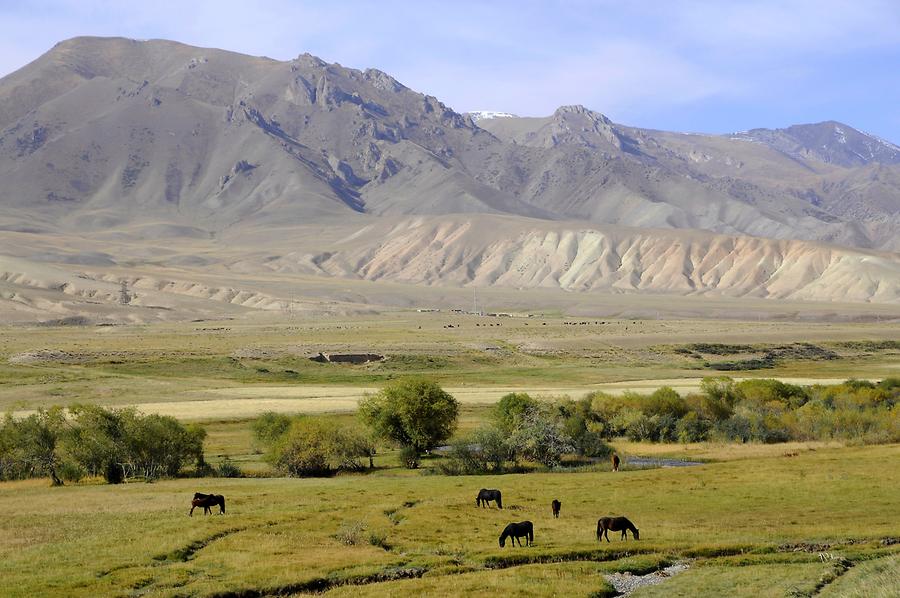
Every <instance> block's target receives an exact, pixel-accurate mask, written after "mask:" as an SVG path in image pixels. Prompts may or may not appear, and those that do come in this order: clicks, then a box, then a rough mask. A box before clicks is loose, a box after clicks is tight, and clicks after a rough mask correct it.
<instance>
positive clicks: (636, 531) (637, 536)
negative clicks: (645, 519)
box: [632, 528, 641, 540]
mask: <svg viewBox="0 0 900 598" xmlns="http://www.w3.org/2000/svg"><path fill="white" fill-rule="evenodd" d="M632 533H633V534H634V539H635V540H640V539H641V530H639V529H638V528H634V531H633V532H632Z"/></svg>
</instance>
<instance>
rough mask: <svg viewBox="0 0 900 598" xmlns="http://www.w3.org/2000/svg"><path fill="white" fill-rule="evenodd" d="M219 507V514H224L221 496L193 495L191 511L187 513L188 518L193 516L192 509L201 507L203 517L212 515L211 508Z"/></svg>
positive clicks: (198, 493) (223, 499)
mask: <svg viewBox="0 0 900 598" xmlns="http://www.w3.org/2000/svg"><path fill="white" fill-rule="evenodd" d="M216 505H219V514H220V515H224V514H225V497H224V496H222V495H221V494H203V493H202V492H196V493H194V498H193V500H191V511H190V513H188V516H190V517H193V516H194V509H196V508H197V507H203V514H204V515H211V514H212V507H214V506H216Z"/></svg>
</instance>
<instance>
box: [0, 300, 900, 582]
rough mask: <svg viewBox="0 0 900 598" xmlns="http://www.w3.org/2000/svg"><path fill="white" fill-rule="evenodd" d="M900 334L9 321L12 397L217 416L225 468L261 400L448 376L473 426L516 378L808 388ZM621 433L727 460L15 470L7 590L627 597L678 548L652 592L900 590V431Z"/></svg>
mask: <svg viewBox="0 0 900 598" xmlns="http://www.w3.org/2000/svg"><path fill="white" fill-rule="evenodd" d="M449 324H453V325H454V327H453V328H447V326H448V325H449ZM898 338H900V323H897V322H880V323H879V322H875V323H841V322H798V321H779V322H772V321H765V320H763V321H749V322H741V321H733V320H725V321H709V320H678V321H675V320H655V319H654V320H602V319H594V318H591V319H587V318H581V317H579V318H563V317H557V316H547V317H540V316H535V317H532V318H521V319H519V318H475V317H472V316H463V315H457V314H447V313H424V314H420V313H414V312H398V313H393V314H384V315H377V316H376V315H373V316H354V317H347V318H342V319H340V320H337V319H329V318H320V319H318V320H287V319H281V320H277V319H272V320H271V321H247V320H233V321H221V322H194V323H181V324H159V325H148V326H108V327H107V326H104V327H3V328H0V410H4V411H6V410H16V411H23V410H24V411H27V410H30V409H35V408H37V407H41V406H49V405H53V404H70V403H73V402H90V403H99V404H105V405H136V406H138V408H140V409H142V410H144V411H148V412H150V411H152V412H157V413H171V414H174V415H176V416H177V417H179V418H180V419H184V420H195V421H201V422H202V423H203V425H204V426H205V428H206V429H207V432H208V437H207V440H206V446H205V448H206V452H207V456H208V458H209V460H210V461H212V462H214V463H215V462H218V461H219V460H221V459H223V458H224V457H226V456H227V457H229V458H231V459H233V460H234V461H236V462H237V463H238V464H239V465H240V467H241V468H242V469H243V470H244V471H245V472H246V473H248V474H251V475H254V476H264V475H267V473H268V468H267V465H266V464H265V463H264V461H263V459H262V455H261V453H260V451H259V450H258V447H256V446H255V445H254V442H253V438H252V434H251V431H250V426H249V422H250V418H252V417H253V416H254V415H256V414H258V413H259V412H261V411H265V410H281V411H307V412H311V413H321V414H328V416H329V417H336V418H352V417H353V414H352V412H353V410H354V408H355V405H356V402H357V401H358V400H359V398H361V397H362V396H363V394H364V393H365V392H366V391H367V390H372V389H376V388H378V387H379V386H380V385H381V384H382V383H384V382H385V381H386V380H389V379H391V378H394V377H397V376H402V375H407V374H425V375H428V376H429V377H432V378H435V379H437V380H438V381H439V382H440V383H441V384H442V385H444V386H445V387H446V388H448V389H451V391H452V392H453V393H454V394H456V395H457V396H458V397H459V398H460V399H461V401H462V403H463V405H462V412H461V420H460V430H461V432H465V431H466V430H469V429H471V428H473V427H475V426H476V425H477V424H478V423H479V422H480V421H482V420H483V419H484V417H485V413H486V411H487V410H488V408H489V405H490V404H491V403H492V402H494V401H496V400H497V399H498V398H499V397H500V396H502V394H504V393H505V392H507V391H509V390H526V391H529V392H532V393H534V394H537V395H560V394H569V395H570V396H573V397H578V396H582V395H583V394H584V393H586V392H589V391H592V390H605V391H607V392H622V391H624V390H630V389H634V390H638V391H649V390H652V389H653V388H656V387H658V386H660V385H664V384H665V385H671V386H674V387H676V388H677V389H679V390H681V391H684V392H688V391H690V390H692V389H694V388H696V387H697V384H698V383H699V380H700V379H701V378H702V377H703V376H708V375H720V374H727V375H731V376H734V377H778V378H782V379H790V380H794V381H798V382H812V381H815V380H822V381H834V380H839V379H844V378H847V377H858V378H873V379H874V378H882V377H885V376H890V375H898V373H900V348H898V347H897V346H896V339H898ZM710 343H725V344H731V345H735V346H736V347H732V348H730V349H727V350H723V349H722V348H721V347H718V348H717V347H715V346H709V344H710ZM810 346H812V347H813V348H812V349H811V348H810ZM319 351H326V352H335V353H339V352H376V353H381V354H384V355H386V356H388V359H387V360H386V361H384V362H381V363H372V364H367V365H360V366H343V365H335V364H319V363H315V362H312V361H310V360H309V359H307V358H308V356H309V355H314V354H316V353H317V352H319ZM723 351H725V352H724V353H723ZM728 351H732V353H728ZM773 352H774V353H773ZM770 354H777V358H775V359H770V360H769V361H768V362H766V363H765V367H763V368H760V369H738V370H735V371H721V370H719V369H716V368H717V367H723V366H722V364H725V365H727V367H732V366H733V365H734V364H738V366H739V368H745V366H746V365H747V364H748V363H750V364H753V363H757V362H759V361H760V359H761V358H762V361H765V359H766V358H767V357H766V356H767V355H770ZM616 448H617V450H619V451H620V452H621V453H623V454H626V455H644V456H650V457H653V456H659V457H675V458H682V459H695V460H701V461H709V462H708V463H706V464H704V465H702V466H694V467H689V468H672V469H654V470H628V471H623V472H620V473H619V474H612V473H609V472H606V471H582V472H578V473H534V474H528V475H505V476H478V477H443V476H438V475H428V474H426V473H423V472H410V471H406V470H401V469H398V468H396V459H395V457H394V455H393V454H392V453H390V452H388V453H384V454H381V455H379V456H378V457H377V458H376V465H377V466H378V469H377V470H376V471H374V472H371V473H368V474H364V475H352V476H351V475H346V476H344V475H342V476H338V477H335V478H331V479H318V480H297V479H279V478H266V477H247V478H242V479H209V478H207V479H196V480H195V479H178V480H168V481H160V482H156V483H153V484H143V483H134V484H128V485H123V486H105V485H101V484H91V483H90V482H88V483H82V484H78V485H67V486H65V487H62V488H50V487H49V485H48V483H47V482H46V481H44V480H32V481H26V482H8V483H2V484H0V512H2V513H4V518H2V519H0V595H3V596H7V595H9V596H34V595H44V594H46V595H57V596H97V595H112V596H144V595H147V596H213V595H219V596H258V595H267V594H301V593H305V592H316V593H322V592H324V593H326V594H333V595H349V594H351V593H352V594H354V595H373V596H391V595H399V594H402V593H412V594H424V595H429V594H431V595H455V594H463V593H473V594H474V593H480V592H488V591H490V592H495V593H499V592H517V593H528V594H531V595H547V596H550V595H559V596H569V595H585V596H586V595H589V594H591V593H592V592H597V595H610V592H611V589H610V586H609V585H608V583H607V582H606V580H605V578H604V577H603V574H604V573H610V572H614V571H630V572H633V573H636V574H643V573H649V572H653V571H656V570H657V569H658V568H660V567H663V566H665V565H667V564H670V563H672V562H675V561H685V562H687V563H689V565H690V568H689V569H688V570H687V571H686V572H684V573H680V574H678V575H675V576H673V577H672V578H671V579H667V580H665V581H664V582H663V583H661V584H660V585H658V586H654V587H647V588H643V589H641V590H638V592H636V593H635V594H634V595H635V596H656V595H667V596H687V595H691V596H705V595H729V596H785V595H794V596H808V595H814V594H816V593H817V592H819V591H820V590H821V593H822V595H823V596H825V595H829V596H832V595H833V596H843V595H854V594H853V592H856V594H855V595H860V596H863V595H866V596H868V595H874V596H878V595H883V596H889V595H896V594H890V593H889V592H888V590H885V588H891V587H896V585H897V584H896V580H897V575H898V573H897V569H898V554H900V544H895V543H892V540H891V538H894V539H896V538H898V537H900V520H898V519H897V516H896V513H897V512H900V495H898V494H897V492H896V488H897V487H900V468H898V467H896V464H897V463H898V462H900V446H896V445H894V446H877V447H853V446H849V447H845V446H839V445H836V444H830V443H803V444H799V443H788V444H778V445H754V444H748V445H729V444H724V445H716V444H691V445H671V444H669V445H666V444H655V445H650V444H633V443H626V442H620V443H617V444H616ZM427 464H429V462H428V461H427V460H426V465H427ZM892 464H893V465H892ZM481 487H498V488H501V489H503V491H504V503H505V506H506V507H507V508H506V509H504V510H503V511H497V510H495V509H491V510H479V509H476V508H475V506H474V495H475V493H476V492H477V490H478V488H481ZM194 491H216V492H219V493H222V494H224V495H226V497H227V498H228V503H227V504H228V514H227V515H225V516H224V517H219V516H214V517H202V516H198V515H197V514H196V513H195V516H194V517H193V518H188V517H187V516H186V515H187V508H188V506H189V504H188V503H189V499H190V496H191V495H192V494H193V492H194ZM553 498H558V499H560V500H561V501H562V503H563V514H562V517H561V518H560V519H559V520H554V519H552V518H551V517H550V516H549V502H550V500H551V499H553ZM604 514H626V515H628V516H629V517H631V518H632V519H633V520H634V521H635V522H636V523H637V525H638V526H639V527H640V528H641V540H640V541H639V542H633V541H631V540H629V541H628V542H627V543H623V542H620V541H619V540H618V538H616V539H614V540H613V542H612V543H610V544H605V543H604V544H603V545H600V544H597V543H596V541H595V539H594V528H595V525H596V519H597V517H598V516H600V515H604ZM523 519H530V520H532V521H534V522H535V526H536V536H537V537H536V542H535V546H533V547H531V548H521V549H520V548H515V549H511V548H508V547H507V548H506V549H505V550H501V549H500V548H499V547H498V546H497V535H498V534H499V532H500V530H501V529H502V527H503V526H504V525H505V524H506V523H508V522H509V521H514V520H516V521H517V520H523ZM348 540H352V543H349V544H348V543H347V541H348ZM822 555H824V556H822ZM823 559H824V560H823ZM841 559H847V560H846V561H844V560H841ZM842 563H849V565H851V566H849V568H847V566H846V565H843V564H842ZM839 565H840V566H839ZM823 580H827V581H828V582H827V583H823ZM879 592H881V593H880V594H879ZM886 592H887V593H886Z"/></svg>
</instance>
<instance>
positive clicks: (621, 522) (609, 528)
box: [597, 517, 641, 542]
mask: <svg viewBox="0 0 900 598" xmlns="http://www.w3.org/2000/svg"><path fill="white" fill-rule="evenodd" d="M629 531H630V532H631V535H632V536H634V539H635V540H640V539H641V534H640V532H639V531H638V528H636V527H634V524H633V523H632V522H630V521H628V518H627V517H601V518H600V519H598V520H597V540H599V541H601V542H602V541H603V537H605V538H606V541H607V542H609V532H622V539H623V540H627V539H628V532H629Z"/></svg>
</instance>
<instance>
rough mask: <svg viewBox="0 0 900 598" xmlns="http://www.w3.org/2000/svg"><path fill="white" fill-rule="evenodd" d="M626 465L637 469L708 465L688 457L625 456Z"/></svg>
mask: <svg viewBox="0 0 900 598" xmlns="http://www.w3.org/2000/svg"><path fill="white" fill-rule="evenodd" d="M625 465H628V466H631V467H635V468H637V469H651V468H656V467H691V466H693V465H706V463H703V462H702V461H687V460H686V459H667V458H664V457H625Z"/></svg>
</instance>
